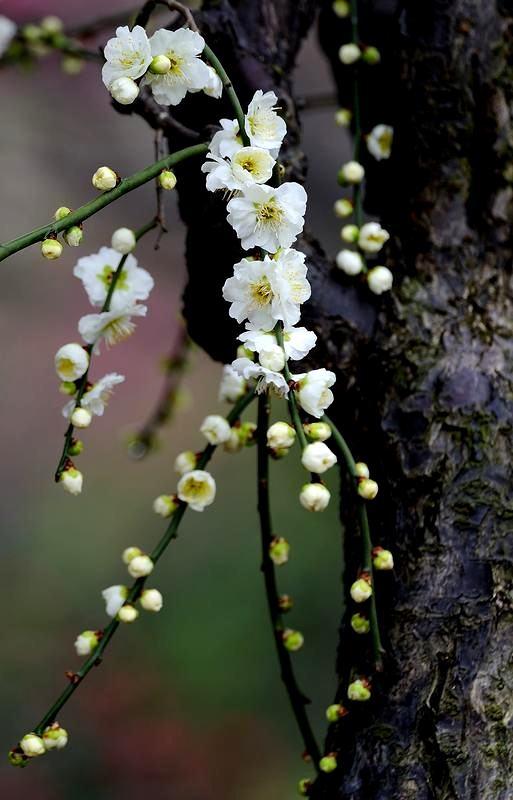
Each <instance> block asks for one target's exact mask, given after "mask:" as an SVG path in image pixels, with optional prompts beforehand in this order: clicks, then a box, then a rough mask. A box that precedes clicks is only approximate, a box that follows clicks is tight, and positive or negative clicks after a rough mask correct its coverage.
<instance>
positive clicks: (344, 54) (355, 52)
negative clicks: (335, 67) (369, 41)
mask: <svg viewBox="0 0 513 800" xmlns="http://www.w3.org/2000/svg"><path fill="white" fill-rule="evenodd" d="M361 54H362V51H361V50H360V48H359V47H358V45H357V44H354V43H352V42H350V43H349V44H343V45H342V47H341V48H340V49H339V51H338V57H339V59H340V60H341V62H342V64H354V62H355V61H358V59H359V58H360V56H361Z"/></svg>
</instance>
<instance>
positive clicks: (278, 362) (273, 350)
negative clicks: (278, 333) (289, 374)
mask: <svg viewBox="0 0 513 800" xmlns="http://www.w3.org/2000/svg"><path fill="white" fill-rule="evenodd" d="M258 360H259V361H260V363H261V365H262V366H263V367H264V369H270V370H272V372H281V371H282V369H283V367H284V366H285V353H284V352H283V349H282V348H281V347H280V346H279V345H278V344H275V345H271V346H270V347H269V348H268V349H267V350H262V351H261V352H260V353H259V356H258Z"/></svg>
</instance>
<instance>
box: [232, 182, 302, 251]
mask: <svg viewBox="0 0 513 800" xmlns="http://www.w3.org/2000/svg"><path fill="white" fill-rule="evenodd" d="M305 210H306V192H305V190H304V188H303V187H302V186H301V185H300V184H299V183H294V182H293V181H291V182H289V183H283V184H282V185H281V186H279V187H278V188H276V189H275V188H273V187H272V186H261V185H255V186H248V187H247V188H246V189H245V190H244V191H243V192H242V194H241V195H240V196H238V197H233V198H232V199H231V200H230V202H229V203H228V205H227V211H228V218H227V219H228V222H229V223H230V225H231V226H232V228H233V229H234V230H235V233H236V234H237V236H238V237H239V239H240V240H241V245H242V248H243V249H244V250H251V248H253V247H262V248H263V249H264V250H267V251H268V252H269V253H275V252H276V251H277V250H278V249H279V248H287V247H290V246H291V245H292V244H293V243H294V242H295V240H296V239H297V237H298V235H299V234H300V233H301V231H302V230H303V225H304V216H305Z"/></svg>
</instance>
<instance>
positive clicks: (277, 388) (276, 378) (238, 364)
mask: <svg viewBox="0 0 513 800" xmlns="http://www.w3.org/2000/svg"><path fill="white" fill-rule="evenodd" d="M232 367H233V368H234V370H235V371H236V372H238V373H239V375H242V377H243V378H245V379H246V380H250V379H251V378H255V380H256V382H257V384H256V393H257V394H261V393H262V392H264V391H266V389H272V390H273V392H274V393H275V394H277V395H278V396H280V397H285V396H286V395H287V394H288V393H289V386H288V383H287V381H286V380H285V378H284V377H283V375H282V374H281V372H274V371H273V370H270V369H266V368H265V367H263V366H262V365H261V364H255V362H254V361H251V360H250V359H249V358H236V359H235V361H234V362H233V364H232Z"/></svg>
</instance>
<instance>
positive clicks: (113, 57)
mask: <svg viewBox="0 0 513 800" xmlns="http://www.w3.org/2000/svg"><path fill="white" fill-rule="evenodd" d="M103 55H104V56H105V62H106V63H105V64H104V65H103V68H102V80H103V82H104V84H105V86H106V87H107V89H109V90H110V87H111V86H112V84H113V83H114V81H115V80H117V79H118V78H132V80H134V79H135V78H140V77H141V75H144V73H145V72H146V70H147V69H148V67H149V66H150V63H151V47H150V43H149V41H148V37H147V36H146V31H145V30H144V28H142V27H141V26H140V25H136V26H135V28H133V30H130V28H128V26H126V25H125V26H124V27H120V28H117V29H116V36H115V38H113V39H109V41H108V42H107V44H106V45H105V49H104V51H103Z"/></svg>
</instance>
